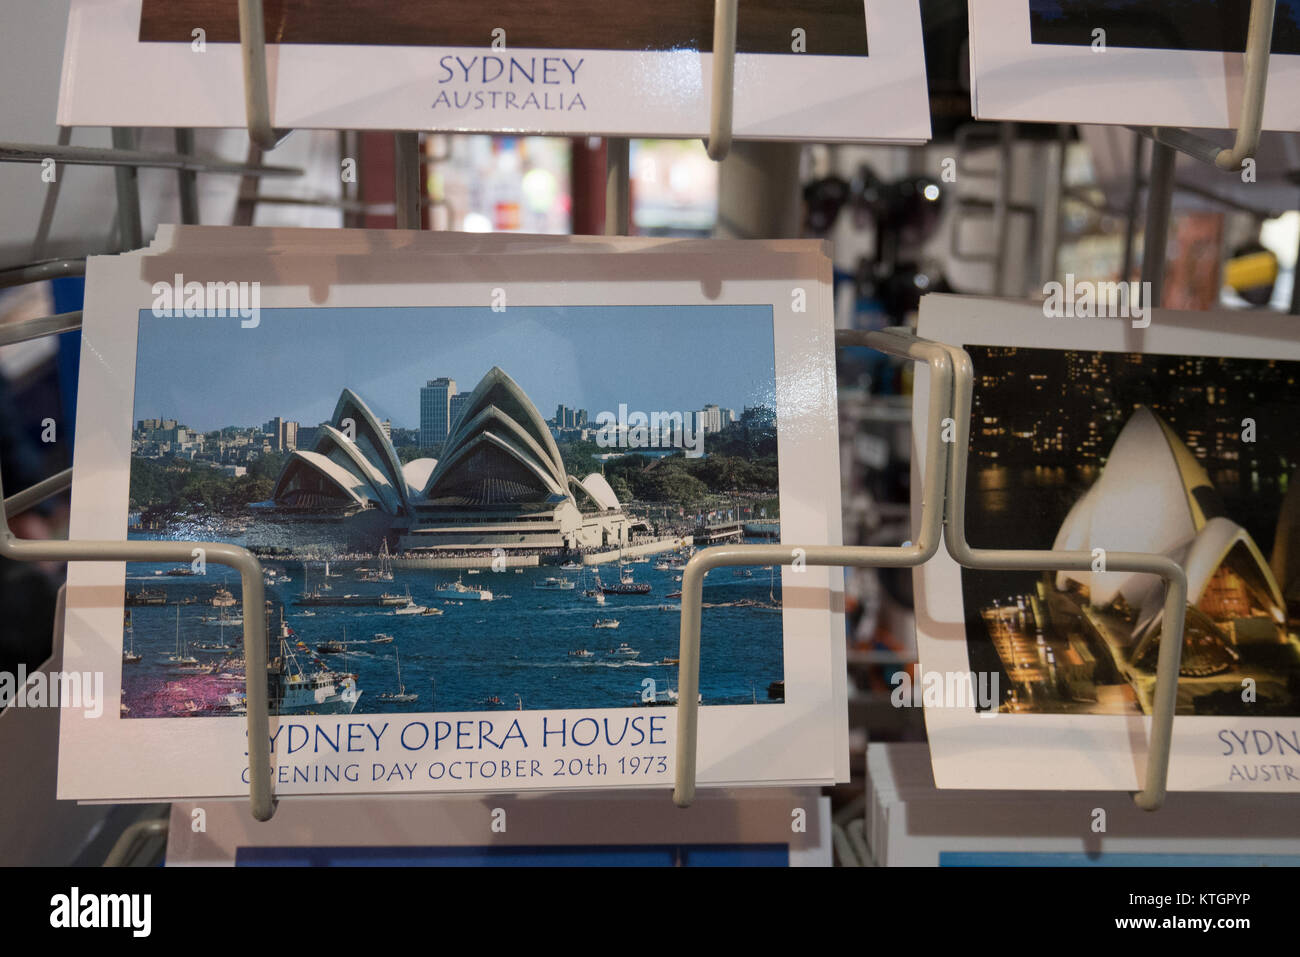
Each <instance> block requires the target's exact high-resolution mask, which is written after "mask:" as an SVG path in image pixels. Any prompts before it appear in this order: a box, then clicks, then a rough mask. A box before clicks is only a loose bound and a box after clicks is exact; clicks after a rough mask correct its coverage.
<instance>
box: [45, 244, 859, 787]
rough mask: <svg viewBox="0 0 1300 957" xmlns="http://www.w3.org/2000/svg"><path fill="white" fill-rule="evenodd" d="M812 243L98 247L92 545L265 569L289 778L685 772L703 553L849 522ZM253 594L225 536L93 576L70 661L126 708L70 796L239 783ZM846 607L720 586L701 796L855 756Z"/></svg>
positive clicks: (88, 746) (593, 782)
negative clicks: (716, 247) (678, 712)
mask: <svg viewBox="0 0 1300 957" xmlns="http://www.w3.org/2000/svg"><path fill="white" fill-rule="evenodd" d="M181 235H187V234H185V233H184V232H181ZM191 235H192V234H191ZM615 245H617V244H615ZM735 246H736V244H731V248H733V249H734V248H735ZM806 246H807V249H806V250H805V252H803V253H802V254H799V255H786V254H780V253H772V252H768V251H766V250H765V249H764V247H763V244H752V245H751V246H750V253H749V256H748V257H747V262H746V265H745V268H744V270H743V274H742V275H739V276H738V275H737V274H736V271H735V266H736V264H735V263H734V262H732V260H733V259H734V258H735V257H734V256H723V255H719V256H716V257H700V256H698V255H694V256H690V257H673V256H669V255H667V254H664V253H656V254H654V255H653V256H638V255H637V254H636V253H626V254H610V253H592V254H580V253H573V252H571V253H568V254H565V255H563V256H558V255H556V256H545V255H544V254H542V253H539V252H532V253H529V254H526V255H518V256H509V255H502V256H498V257H495V258H493V259H491V260H486V261H485V260H484V258H483V257H481V256H476V257H472V258H470V259H466V258H462V257H457V256H455V255H452V254H450V253H448V252H445V251H444V252H441V253H439V254H437V255H429V256H422V257H421V256H406V257H396V258H391V257H368V256H351V257H348V256H341V257H338V258H335V259H329V258H328V257H325V256H320V255H313V256H310V257H300V256H282V257H279V258H277V259H276V260H275V263H274V266H272V267H268V266H267V260H266V258H265V257H262V258H260V259H258V260H257V261H253V260H247V261H246V260H241V259H239V258H237V257H231V256H226V255H212V256H207V257H203V256H202V255H200V254H199V253H198V252H197V251H196V250H195V249H194V248H193V246H192V245H191V246H188V247H187V249H188V251H189V252H190V253H193V255H179V254H177V255H161V256H142V255H127V256H122V257H104V258H99V259H95V260H94V261H93V262H92V265H91V268H90V276H89V280H88V282H89V290H88V294H87V302H88V307H87V315H86V324H85V335H86V336H87V337H88V342H89V343H90V344H91V346H92V347H91V348H90V349H88V350H87V352H86V356H87V359H86V362H85V363H84V364H83V370H82V374H83V376H84V377H85V378H83V394H85V395H88V396H95V397H96V401H91V402H85V403H82V404H81V409H82V418H81V420H80V421H79V423H78V428H79V432H78V434H79V436H80V437H81V441H79V443H78V452H77V455H78V457H79V461H78V463H77V467H78V469H80V470H81V471H79V472H78V473H77V474H78V475H87V476H90V478H89V479H87V480H86V481H84V482H82V481H80V480H78V484H77V485H76V486H75V487H74V493H73V495H74V505H73V511H74V516H73V520H72V524H73V530H72V534H73V535H74V536H77V537H90V538H101V539H104V538H114V537H121V536H123V535H126V536H128V537H131V538H145V539H151V538H152V539H157V538H163V539H180V540H193V541H199V542H202V541H209V540H210V541H228V542H234V543H236V544H240V545H244V546H246V547H248V548H250V549H252V550H253V551H254V552H255V553H256V554H258V555H259V556H260V557H261V558H262V560H263V565H264V570H265V576H266V582H265V584H266V592H267V600H268V601H267V607H266V608H265V609H262V610H260V613H262V614H264V615H265V616H266V620H267V622H268V632H269V644H270V658H271V661H270V668H269V670H268V672H267V675H266V678H265V680H266V681H267V683H268V684H267V687H268V694H269V696H270V699H271V711H272V728H271V736H272V746H273V760H274V761H275V763H276V767H275V775H276V776H275V783H276V788H277V791H278V793H282V794H293V793H302V794H307V793H331V792H352V793H362V792H375V791H437V790H465V791H472V790H480V791H493V790H511V791H514V790H526V789H556V788H564V787H584V788H590V787H637V786H656V787H663V786H665V785H666V784H667V783H670V782H671V769H672V755H673V750H674V746H675V738H674V736H673V735H674V731H673V729H674V724H675V722H674V715H675V708H674V705H675V704H676V701H677V691H676V689H677V673H676V668H677V659H678V647H679V634H678V631H679V602H680V593H681V576H682V569H683V566H684V565H685V563H686V561H687V560H688V558H689V556H690V555H691V554H693V553H694V552H695V551H697V550H698V549H701V548H707V547H710V546H711V545H716V544H725V543H729V542H737V541H773V540H785V541H798V542H804V541H807V542H811V543H821V542H827V541H829V540H831V539H832V535H831V532H830V524H829V522H828V519H827V515H828V514H834V515H838V508H837V504H838V498H837V496H838V493H837V492H835V491H834V489H835V486H836V482H835V476H836V474H837V462H836V454H837V448H836V442H835V441H834V436H835V431H834V430H835V427H836V420H835V394H834V374H833V364H832V362H833V357H832V354H831V351H830V345H831V343H832V342H833V336H832V334H831V329H830V325H831V321H830V307H829V296H828V295H826V294H825V293H826V291H825V289H824V288H823V279H824V276H823V275H822V273H823V272H824V263H823V262H822V261H821V260H820V259H819V257H818V256H817V255H816V253H817V252H818V251H819V250H820V249H821V246H820V244H816V243H810V244H806ZM651 260H653V262H651ZM366 262H370V264H371V266H372V267H373V268H372V269H371V270H370V271H369V274H368V275H369V276H370V280H369V281H367V279H366V278H365V277H366V276H367V271H366V268H365V263H366ZM381 267H386V268H381ZM484 269H487V270H488V271H489V272H492V273H493V274H494V275H492V276H491V277H489V278H486V279H484V277H482V276H480V275H479V274H480V273H481V272H482V271H483V270H484ZM259 270H261V271H259ZM800 270H802V272H800ZM620 275H627V276H640V277H641V278H640V279H639V280H633V279H630V278H624V279H621V280H620V279H619V278H618V277H619V276H620ZM756 275H761V276H763V277H765V278H762V279H755V278H751V277H753V276H756ZM258 277H260V278H258ZM600 277H604V278H603V279H601V278H600ZM724 277H725V280H724ZM401 280H404V281H401ZM227 284H228V285H227ZM322 284H323V285H322ZM246 287H247V288H246ZM213 290H216V291H217V292H220V294H221V295H222V296H223V297H225V303H224V308H219V307H217V306H214V305H213V304H212V303H211V302H207V301H206V299H205V298H204V297H206V296H208V295H209V293H210V292H212V291H213ZM800 290H801V291H802V292H803V293H804V295H803V296H799V295H796V294H795V292H797V291H800ZM123 317H127V318H125V319H124V318H123ZM92 357H93V358H92ZM83 466H84V467H83ZM239 592H240V588H239V579H238V576H237V575H235V573H234V572H233V571H231V570H229V569H226V568H224V567H223V566H219V565H216V564H214V563H211V562H207V561H205V560H204V558H203V555H202V549H201V548H200V549H199V554H198V555H197V556H196V557H195V559H194V560H193V561H192V562H191V563H189V564H162V565H151V564H141V563H130V564H127V565H125V566H123V564H121V563H117V564H116V565H112V564H101V565H95V566H85V565H76V566H74V567H73V568H72V570H71V577H70V580H69V595H68V612H67V616H68V625H67V662H68V664H67V665H65V667H69V668H74V667H75V668H78V669H80V670H88V671H99V670H102V671H103V672H104V673H105V674H106V681H105V689H106V691H105V694H106V695H107V697H108V698H109V699H110V700H112V699H114V698H117V699H118V701H119V705H118V707H117V708H110V709H107V711H106V712H105V714H103V715H102V716H100V717H99V718H97V719H94V720H92V719H91V718H89V717H87V716H84V715H72V714H69V715H65V716H64V720H63V728H62V747H61V754H60V759H61V773H60V794H61V796H64V797H77V798H83V799H90V798H95V799H102V798H112V799H124V800H125V799H143V798H147V797H159V796H184V795H189V796H216V795H238V794H240V793H241V792H243V791H244V790H246V788H247V768H246V759H245V758H244V753H245V747H244V743H243V742H244V735H245V717H244V716H245V715H246V704H245V689H246V681H247V680H248V679H247V675H246V668H245V662H244V660H243V651H242V643H241V642H242V631H243V625H244V616H245V615H248V614H257V613H259V610H254V609H246V608H244V607H243V603H242V601H241V596H240V594H239ZM834 593H836V590H835V589H832V586H831V576H830V573H829V572H828V571H827V570H826V569H811V568H808V569H791V568H776V567H767V568H754V569H736V570H730V569H723V570H719V571H715V572H713V573H711V574H710V576H709V577H708V579H706V585H705V592H704V601H705V611H704V635H703V657H702V667H701V681H700V695H701V703H702V705H703V709H702V713H701V752H700V780H701V783H702V784H706V785H707V784H719V785H721V784H737V783H754V782H772V783H778V782H782V783H784V782H808V783H811V782H824V781H829V780H834V779H835V777H836V776H837V770H838V769H839V767H840V766H841V765H842V760H841V757H840V755H839V754H838V748H837V746H836V745H837V742H839V741H842V740H845V737H844V736H845V735H846V733H847V731H846V729H844V728H841V727H840V725H841V724H842V723H843V721H844V716H843V714H842V711H843V701H842V698H840V700H838V702H837V700H836V699H837V697H839V696H837V694H836V691H835V688H836V683H835V680H834V670H835V668H834V663H835V661H836V660H837V656H836V652H835V648H834V643H833V642H832V641H828V640H827V636H829V635H830V634H831V633H832V629H833V626H834V622H835V621H836V620H837V616H838V613H839V611H840V609H838V608H836V607H835V605H834V602H833V601H832V595H833V594H834ZM151 752H152V753H158V754H165V755H166V759H165V760H159V761H157V762H150V763H149V764H148V765H147V766H143V763H142V762H141V761H139V760H138V756H139V755H141V754H146V753H151ZM105 755H117V756H118V757H117V758H116V759H112V760H106V759H105V758H104V756H105Z"/></svg>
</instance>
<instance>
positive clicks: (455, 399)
mask: <svg viewBox="0 0 1300 957" xmlns="http://www.w3.org/2000/svg"><path fill="white" fill-rule="evenodd" d="M473 395H474V393H473V392H457V393H456V394H455V395H453V396H452V397H451V416H450V423H449V424H448V426H447V431H448V433H450V432H451V430H452V429H454V428H456V423H457V422H459V421H460V414H461V413H462V412H464V411H465V405H466V403H468V402H469V400H470V397H471V396H473Z"/></svg>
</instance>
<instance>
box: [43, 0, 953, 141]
mask: <svg viewBox="0 0 1300 957" xmlns="http://www.w3.org/2000/svg"><path fill="white" fill-rule="evenodd" d="M265 18H266V38H267V42H268V48H267V63H268V75H269V80H268V82H269V99H270V110H271V122H272V123H273V125H274V126H275V127H276V128H282V129H368V130H438V131H449V132H508V133H512V134H513V133H538V134H565V135H609V136H668V137H696V136H700V137H702V136H707V135H708V134H709V99H710V95H711V94H710V90H711V83H712V60H713V52H712V46H713V5H712V4H710V3H699V2H695V0H669V2H667V3H666V4H657V5H655V6H653V7H649V6H645V5H644V4H636V3H632V2H628V0H620V2H617V3H613V4H611V3H608V2H605V3H597V2H594V0H580V2H577V3H572V2H565V3H552V4H549V5H548V4H542V5H540V7H539V5H538V4H537V3H525V2H522V0H508V2H507V3H505V4H495V5H493V6H492V7H491V9H490V10H488V9H487V8H484V9H483V10H479V9H478V8H476V7H474V6H473V5H468V6H467V5H465V4H462V3H449V2H447V0H418V2H407V3H402V4H392V3H381V2H377V0H365V2H363V3H349V4H334V5H332V6H331V7H330V8H329V9H322V8H321V5H320V4H313V3H309V2H307V0H272V2H268V3H266V4H265ZM736 51H737V52H736V65H735V84H736V92H735V107H734V120H733V129H734V135H735V137H736V138H737V139H746V138H748V139H808V140H814V141H819V142H825V141H881V142H906V143H920V142H924V141H926V140H928V139H929V137H930V122H929V99H928V94H927V91H926V80H925V60H924V52H923V49H922V42H921V20H920V8H919V4H918V3H916V2H915V0H909V2H906V3H900V2H898V0H866V2H863V0H799V2H794V3H779V4H778V3H774V2H770V0H764V2H760V3H756V4H749V3H747V4H745V6H744V7H743V9H741V11H740V13H739V18H738V23H737V31H736ZM59 117H60V119H59V122H60V123H65V124H68V125H76V126H121V125H129V126H186V127H242V126H244V125H246V123H247V117H246V113H245V106H244V93H243V68H242V60H241V51H240V48H239V31H238V20H237V17H236V10H235V8H234V7H233V6H231V5H230V4H227V3H224V2H216V0H182V2H161V0H74V2H73V4H72V8H71V12H70V14H69V19H68V35H67V43H66V46H65V54H64V64H63V84H62V94H61V98H60V107H59Z"/></svg>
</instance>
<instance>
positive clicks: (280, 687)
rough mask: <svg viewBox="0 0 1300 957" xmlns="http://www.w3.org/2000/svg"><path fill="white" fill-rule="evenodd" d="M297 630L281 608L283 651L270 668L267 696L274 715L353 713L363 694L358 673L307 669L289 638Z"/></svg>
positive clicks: (268, 666)
mask: <svg viewBox="0 0 1300 957" xmlns="http://www.w3.org/2000/svg"><path fill="white" fill-rule="evenodd" d="M294 637H295V635H294V633H293V629H292V628H290V627H289V625H288V624H287V623H286V622H285V620H284V609H283V608H282V609H281V610H280V653H279V655H278V656H277V657H276V658H275V659H274V660H272V661H271V662H270V663H269V664H268V665H267V668H266V679H267V696H268V699H269V707H270V710H271V711H272V712H273V713H274V714H351V713H352V710H353V709H354V708H355V707H356V706H357V701H358V699H360V697H361V691H360V690H359V689H358V688H357V679H356V676H355V675H349V674H341V673H339V672H335V671H331V670H329V669H328V668H319V669H316V670H314V671H304V670H303V668H302V666H301V665H300V664H299V663H298V658H297V656H296V655H295V654H294V652H293V648H292V646H291V645H290V643H289V639H291V638H294Z"/></svg>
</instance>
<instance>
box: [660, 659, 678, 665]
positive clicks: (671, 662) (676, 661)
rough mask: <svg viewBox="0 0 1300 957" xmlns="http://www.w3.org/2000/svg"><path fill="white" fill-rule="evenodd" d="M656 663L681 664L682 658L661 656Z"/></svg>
mask: <svg viewBox="0 0 1300 957" xmlns="http://www.w3.org/2000/svg"><path fill="white" fill-rule="evenodd" d="M655 664H657V665H679V664H681V659H680V658H660V659H659V660H658V661H656V662H655Z"/></svg>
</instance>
